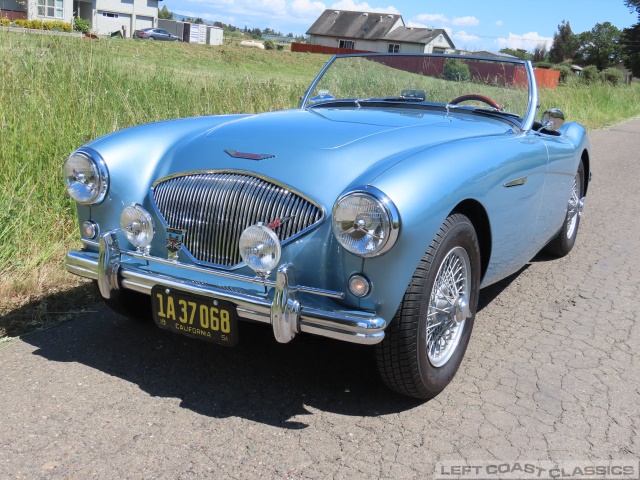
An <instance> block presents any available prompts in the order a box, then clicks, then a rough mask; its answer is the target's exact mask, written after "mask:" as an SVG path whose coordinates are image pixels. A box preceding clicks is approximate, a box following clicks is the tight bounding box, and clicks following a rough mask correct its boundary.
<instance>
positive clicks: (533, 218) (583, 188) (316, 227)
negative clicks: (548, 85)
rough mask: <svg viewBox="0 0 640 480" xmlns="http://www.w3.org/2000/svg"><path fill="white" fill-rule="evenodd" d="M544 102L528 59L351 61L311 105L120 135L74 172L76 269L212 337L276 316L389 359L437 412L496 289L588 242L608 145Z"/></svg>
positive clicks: (288, 336) (172, 326)
mask: <svg viewBox="0 0 640 480" xmlns="http://www.w3.org/2000/svg"><path fill="white" fill-rule="evenodd" d="M538 103H539V99H538V91H537V87H536V82H535V78H534V71H533V68H532V65H531V63H530V62H526V61H521V60H517V59H508V60H507V59H495V58H482V57H463V56H447V55H413V54H410V55H409V54H406V55H405V54H361V55H360V54H359V55H341V56H335V57H333V58H331V60H330V61H329V62H328V63H327V65H326V66H325V67H324V68H323V69H322V71H321V72H320V73H319V74H318V76H317V77H316V78H315V80H314V81H313V82H312V83H311V85H310V86H309V88H308V89H307V91H306V92H304V93H303V95H302V100H301V102H300V105H299V107H298V108H293V109H291V110H286V111H278V112H269V113H262V114H246V115H217V116H209V117H197V118H186V119H178V120H172V121H165V122H159V123H154V124H149V125H142V126H138V127H133V128H129V129H126V130H123V131H120V132H116V133H112V134H109V135H106V136H104V137H102V138H98V139H96V140H93V141H91V142H89V143H87V144H86V145H84V146H82V147H80V148H79V149H78V150H76V151H75V152H73V153H72V154H71V155H70V156H69V158H68V159H67V161H66V163H65V166H64V172H65V182H66V186H67V189H68V191H69V193H70V195H71V196H72V197H73V198H74V199H75V200H76V202H77V212H78V222H79V225H78V226H79V234H80V237H81V240H82V243H83V248H82V249H81V250H77V251H71V252H69V253H68V255H67V260H66V268H67V270H68V271H69V272H71V273H74V274H77V275H81V276H84V277H86V278H90V279H93V280H95V281H96V282H97V285H98V287H99V290H100V293H101V295H102V297H103V298H104V300H105V302H106V303H107V304H108V305H109V306H110V307H112V308H113V309H115V310H116V311H118V312H121V313H124V314H126V315H129V316H136V315H141V314H142V315H147V316H150V317H152V318H153V320H154V321H155V323H156V324H157V325H158V327H160V328H163V329H167V330H170V331H172V332H175V333H178V334H182V335H187V336H190V337H194V338H198V339H201V340H205V341H210V342H214V343H217V344H221V345H227V346H232V345H235V344H236V343H237V342H239V341H241V340H242V339H241V338H239V335H238V323H239V322H263V323H266V324H270V325H271V326H272V329H273V334H274V336H275V338H276V339H277V341H278V342H282V343H286V342H290V341H292V340H293V339H294V338H295V337H296V336H298V335H299V334H310V335H320V336H325V337H330V338H333V339H337V340H342V341H346V342H353V343H359V344H367V345H373V346H374V348H375V353H376V358H377V367H378V369H379V371H380V375H381V377H382V380H383V381H384V382H385V383H386V384H387V385H388V386H389V387H391V388H392V389H394V390H396V391H397V392H399V393H401V394H404V395H409V396H413V397H417V398H423V399H428V398H431V397H433V396H435V395H437V394H438V393H439V392H441V391H442V390H443V389H444V388H445V387H446V385H447V384H448V383H449V382H450V381H451V379H452V378H453V376H454V374H455V373H456V371H457V370H458V367H459V366H460V363H461V361H462V358H463V356H464V353H465V350H466V348H467V345H468V343H469V339H470V335H471V331H472V328H473V323H474V320H475V315H476V309H477V305H478V295H479V291H480V289H481V288H483V287H486V286H488V285H491V284H493V283H495V282H497V281H499V280H501V279H503V278H505V277H507V276H509V275H511V274H513V273H515V272H517V271H518V270H519V269H520V268H522V267H523V266H524V265H525V264H526V263H527V262H528V261H529V260H530V259H531V258H532V257H534V256H535V255H536V254H537V253H538V252H539V251H541V250H543V249H544V250H546V251H547V252H549V253H550V254H552V255H555V256H558V257H559V256H564V255H566V254H568V253H569V251H570V250H571V249H572V247H573V245H574V243H575V241H576V236H577V233H578V227H579V225H580V218H581V215H582V210H583V206H584V197H585V195H586V193H587V189H588V185H589V180H590V176H591V170H590V153H589V140H588V137H587V135H586V133H585V130H584V128H583V127H582V126H580V125H579V124H577V123H573V122H565V121H564V116H563V114H562V112H561V111H560V110H557V109H550V110H547V111H546V112H544V113H543V114H542V115H540V119H539V120H536V117H537V116H538V112H537V109H538ZM541 301H542V300H541ZM327 355H331V351H330V350H328V351H327Z"/></svg>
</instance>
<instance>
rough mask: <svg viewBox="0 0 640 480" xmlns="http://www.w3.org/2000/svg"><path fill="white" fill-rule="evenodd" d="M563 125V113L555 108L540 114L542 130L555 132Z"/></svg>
mask: <svg viewBox="0 0 640 480" xmlns="http://www.w3.org/2000/svg"><path fill="white" fill-rule="evenodd" d="M562 125H564V113H562V110H559V109H557V108H550V109H549V110H547V111H546V112H544V113H543V114H542V128H544V129H545V130H549V131H551V132H556V131H557V130H558V129H559V128H560V127H561V126H562Z"/></svg>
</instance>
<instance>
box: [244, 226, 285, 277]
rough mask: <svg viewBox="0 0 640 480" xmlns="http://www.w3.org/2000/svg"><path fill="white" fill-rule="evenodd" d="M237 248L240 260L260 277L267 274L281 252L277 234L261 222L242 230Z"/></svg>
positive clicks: (275, 264) (277, 260)
mask: <svg viewBox="0 0 640 480" xmlns="http://www.w3.org/2000/svg"><path fill="white" fill-rule="evenodd" d="M239 248H240V256H241V257H242V260H244V262H245V263H246V264H247V265H248V266H249V267H250V268H251V269H252V270H253V271H254V272H256V274H258V276H260V277H262V278H267V277H268V276H269V274H270V273H271V271H272V270H273V269H274V268H275V267H276V266H277V265H278V262H279V261H280V256H281V254H282V248H281V246H280V240H279V239H278V236H277V235H276V233H275V232H274V231H273V230H271V229H270V228H269V227H267V226H266V225H264V224H262V223H258V224H256V225H251V226H250V227H247V228H246V229H245V230H244V231H243V232H242V235H240V245H239Z"/></svg>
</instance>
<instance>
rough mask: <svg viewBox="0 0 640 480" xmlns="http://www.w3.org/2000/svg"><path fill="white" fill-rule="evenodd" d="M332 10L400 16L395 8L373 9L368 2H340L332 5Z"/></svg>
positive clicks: (349, 0)
mask: <svg viewBox="0 0 640 480" xmlns="http://www.w3.org/2000/svg"><path fill="white" fill-rule="evenodd" d="M331 8H335V9H336V10H349V11H355V12H378V13H393V14H400V12H399V11H398V9H397V8H396V7H393V6H391V5H390V6H388V7H372V6H371V5H369V4H368V3H367V2H356V1H354V0H340V1H339V2H337V3H334V4H333V5H331Z"/></svg>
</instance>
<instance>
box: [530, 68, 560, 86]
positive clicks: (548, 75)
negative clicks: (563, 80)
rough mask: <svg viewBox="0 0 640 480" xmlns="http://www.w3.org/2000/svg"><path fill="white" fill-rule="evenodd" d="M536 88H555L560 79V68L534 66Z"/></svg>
mask: <svg viewBox="0 0 640 480" xmlns="http://www.w3.org/2000/svg"><path fill="white" fill-rule="evenodd" d="M533 70H534V72H535V74H536V83H537V84H538V88H556V87H557V86H558V82H559V81H560V70H550V69H548V68H534V69H533Z"/></svg>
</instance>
